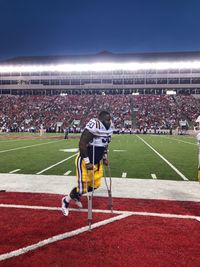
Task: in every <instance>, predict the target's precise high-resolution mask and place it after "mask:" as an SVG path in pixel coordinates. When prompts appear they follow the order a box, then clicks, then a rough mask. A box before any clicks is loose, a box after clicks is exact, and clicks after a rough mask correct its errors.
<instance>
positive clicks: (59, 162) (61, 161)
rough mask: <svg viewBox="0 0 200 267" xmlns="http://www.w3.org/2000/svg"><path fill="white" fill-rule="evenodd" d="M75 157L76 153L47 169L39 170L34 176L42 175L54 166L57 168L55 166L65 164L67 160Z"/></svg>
mask: <svg viewBox="0 0 200 267" xmlns="http://www.w3.org/2000/svg"><path fill="white" fill-rule="evenodd" d="M76 155H78V153H76V154H73V155H72V156H70V157H68V158H66V159H63V160H61V161H59V162H57V163H55V164H53V165H51V166H49V167H47V168H46V169H44V170H41V171H40V172H37V173H36V174H41V173H43V172H45V171H48V170H50V169H52V168H53V167H55V166H57V165H59V164H61V163H63V162H65V161H67V160H69V159H71V158H73V157H75V156H76Z"/></svg>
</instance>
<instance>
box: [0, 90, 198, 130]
mask: <svg viewBox="0 0 200 267" xmlns="http://www.w3.org/2000/svg"><path fill="white" fill-rule="evenodd" d="M100 110H108V111H109V112H111V113H112V115H113V122H114V125H115V128H116V129H117V130H118V131H119V132H120V131H122V132H123V131H126V130H127V129H128V130H130V128H134V129H138V130H139V131H146V130H148V129H151V130H155V129H171V128H173V129H175V128H176V127H178V124H179V121H180V120H181V119H186V120H187V121H188V122H189V124H190V125H192V124H193V123H194V122H195V119H196V118H197V117H198V115H199V110H200V99H196V98H194V97H193V96H192V95H188V96H184V95H177V96H168V95H138V96H135V95H65V96H14V95H0V130H1V131H7V132H8V131H17V132H23V131H29V132H31V131H32V132H34V131H38V130H39V129H40V128H41V127H43V128H44V129H45V130H46V131H47V132H54V131H57V130H58V128H57V124H58V123H60V125H61V127H60V128H59V131H63V130H64V129H65V128H69V129H70V131H71V132H73V131H80V130H81V128H82V127H83V126H84V125H85V123H86V122H87V120H88V118H91V117H96V116H97V114H98V113H99V111H100Z"/></svg>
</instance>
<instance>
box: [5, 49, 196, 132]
mask: <svg viewBox="0 0 200 267" xmlns="http://www.w3.org/2000/svg"><path fill="white" fill-rule="evenodd" d="M97 62H98V63H97ZM111 62H112V65H111ZM199 62H200V53H199V52H186V53H147V54H121V55H120V54H118V55H116V54H112V53H108V52H103V53H100V54H97V55H91V56H83V57H81V56H79V57H78V56H76V57H73V56H70V57H25V58H15V59H11V60H7V61H4V62H1V63H0V131H2V132H10V131H11V132H13V131H16V132H23V131H27V132H36V131H38V130H39V129H40V128H41V127H42V128H44V129H45V130H46V132H63V131H64V130H65V129H66V128H67V129H69V131H70V132H80V131H81V130H82V128H83V127H84V125H85V122H86V121H87V120H88V117H95V116H97V114H98V113H99V111H100V110H103V109H106V110H108V111H110V112H111V113H112V115H113V122H114V125H115V132H117V133H121V132H122V133H134V132H139V133H146V132H153V133H159V132H162V131H164V133H165V130H168V131H169V132H170V131H171V130H175V129H179V128H182V126H184V127H183V128H192V127H193V125H194V124H195V120H196V118H197V117H198V116H199V111H200V64H199ZM181 122H183V123H182V124H181Z"/></svg>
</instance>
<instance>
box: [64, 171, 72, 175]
mask: <svg viewBox="0 0 200 267" xmlns="http://www.w3.org/2000/svg"><path fill="white" fill-rule="evenodd" d="M71 172H72V171H67V172H66V173H64V175H69V174H70V173H71Z"/></svg>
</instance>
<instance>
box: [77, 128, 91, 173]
mask: <svg viewBox="0 0 200 267" xmlns="http://www.w3.org/2000/svg"><path fill="white" fill-rule="evenodd" d="M93 138H94V135H93V134H92V133H90V132H89V131H88V130H87V129H85V130H84V131H83V133H82V135H81V138H80V142H79V149H80V155H81V157H82V158H83V159H84V161H85V164H86V168H87V169H88V170H92V169H93V164H92V163H91V162H90V159H89V157H88V151H87V147H88V144H89V142H90V141H92V139H93Z"/></svg>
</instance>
